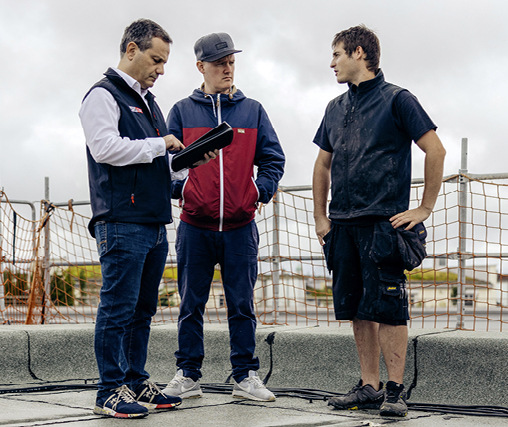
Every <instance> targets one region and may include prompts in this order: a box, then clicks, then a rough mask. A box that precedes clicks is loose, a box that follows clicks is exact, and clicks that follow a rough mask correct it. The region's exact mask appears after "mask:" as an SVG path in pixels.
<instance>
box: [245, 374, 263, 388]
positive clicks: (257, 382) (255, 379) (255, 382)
mask: <svg viewBox="0 0 508 427" xmlns="http://www.w3.org/2000/svg"><path fill="white" fill-rule="evenodd" d="M247 380H248V381H249V382H250V383H251V384H252V385H253V386H254V387H255V388H264V387H265V385H264V384H263V381H261V379H260V378H259V377H258V376H252V377H249V378H247Z"/></svg>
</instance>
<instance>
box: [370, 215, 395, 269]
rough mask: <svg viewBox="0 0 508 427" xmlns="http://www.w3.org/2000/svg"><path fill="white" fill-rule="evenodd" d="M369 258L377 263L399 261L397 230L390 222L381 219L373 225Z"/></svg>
mask: <svg viewBox="0 0 508 427" xmlns="http://www.w3.org/2000/svg"><path fill="white" fill-rule="evenodd" d="M369 255H370V258H371V259H372V260H373V261H374V262H375V263H376V264H378V265H383V264H391V263H394V262H400V252H399V248H398V244H397V232H396V231H395V229H394V228H393V227H392V225H391V224H390V222H388V221H381V222H377V223H376V224H375V225H374V233H373V235H372V246H371V249H370V253H369Z"/></svg>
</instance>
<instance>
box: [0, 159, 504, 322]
mask: <svg viewBox="0 0 508 427" xmlns="http://www.w3.org/2000/svg"><path fill="white" fill-rule="evenodd" d="M464 169H465V168H464ZM507 178H508V174H496V175H483V176H480V175H471V174H467V172H464V170H461V171H460V172H459V173H458V174H457V175H453V176H448V177H446V178H445V179H444V181H443V185H442V188H441V192H440V195H439V198H438V201H437V204H436V207H435V210H434V212H433V214H432V215H431V216H430V217H429V218H428V220H427V221H426V222H425V224H426V227H427V232H428V238H427V252H428V257H427V258H426V259H425V261H424V262H423V264H422V265H421V266H420V267H418V268H416V269H415V270H413V271H411V272H407V278H408V282H407V286H408V291H409V295H410V301H409V302H410V307H409V310H410V316H411V321H410V326H411V327H415V328H453V329H466V330H478V331H503V330H504V331H506V330H507V329H508V264H507V260H508V185H507V184H506V183H508V181H505V180H506V179H507ZM505 182H506V183H505ZM422 193H423V182H422V180H414V181H413V185H412V193H411V205H412V207H415V206H417V205H418V203H419V201H420V200H421V197H422ZM89 209H90V208H89V204H88V202H76V203H74V202H72V201H69V202H67V203H51V202H49V201H47V200H43V201H42V202H41V203H40V205H37V206H36V205H35V204H33V203H30V202H26V201H14V200H9V198H8V197H7V195H6V194H5V193H3V192H1V193H0V278H1V283H0V323H3V324H54V323H90V322H94V319H95V315H96V310H97V306H98V302H99V292H100V288H101V273H100V265H99V262H98V255H97V247H96V242H95V240H94V239H92V238H91V236H90V234H89V233H88V230H87V224H88V221H89V215H90V214H89ZM25 212H26V213H25ZM178 217H179V208H178V206H176V205H175V206H174V218H175V221H174V222H173V223H172V224H169V225H168V226H167V231H168V239H169V242H170V245H169V248H170V249H169V254H168V258H167V265H166V269H165V272H164V276H163V278H162V281H161V284H160V292H159V305H158V311H157V314H156V316H155V318H154V322H162V323H167V322H176V321H177V318H178V306H179V295H178V290H177V269H176V254H175V249H174V248H175V246H174V242H175V237H176V228H177V227H178V222H179V220H178ZM256 221H257V225H258V228H259V233H260V247H259V276H258V282H257V285H256V288H255V309H256V313H257V316H258V320H259V321H260V322H261V323H266V324H291V325H330V324H337V325H340V326H344V327H346V326H349V322H344V321H341V322H339V321H336V320H335V318H334V314H333V303H332V294H331V276H330V274H329V273H328V271H327V270H326V268H325V264H324V257H323V253H322V249H321V246H320V245H319V242H318V240H317V238H316V237H315V232H314V220H313V213H312V197H311V188H310V187H290V188H288V187H286V188H280V189H279V191H278V192H277V194H276V196H275V198H274V200H273V201H272V202H271V203H269V204H268V205H266V206H262V207H261V208H260V210H259V212H258V213H257V218H256ZM205 315H206V321H208V322H211V323H217V322H219V323H220V322H227V307H226V303H225V299H224V292H223V289H222V284H221V278H220V270H217V271H216V274H215V276H214V279H213V283H212V287H211V291H210V298H209V301H208V304H207V307H206V313H205Z"/></svg>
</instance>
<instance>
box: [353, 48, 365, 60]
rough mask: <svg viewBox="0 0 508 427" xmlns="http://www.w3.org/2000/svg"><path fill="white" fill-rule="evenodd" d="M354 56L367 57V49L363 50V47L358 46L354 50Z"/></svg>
mask: <svg viewBox="0 0 508 427" xmlns="http://www.w3.org/2000/svg"><path fill="white" fill-rule="evenodd" d="M353 56H354V57H355V59H365V57H366V56H367V55H366V54H365V51H364V50H363V47H361V46H356V49H355V51H354V52H353Z"/></svg>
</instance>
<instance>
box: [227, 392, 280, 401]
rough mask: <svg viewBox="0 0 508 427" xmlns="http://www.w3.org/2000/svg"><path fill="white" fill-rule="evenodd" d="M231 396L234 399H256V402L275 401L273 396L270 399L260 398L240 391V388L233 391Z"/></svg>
mask: <svg viewBox="0 0 508 427" xmlns="http://www.w3.org/2000/svg"><path fill="white" fill-rule="evenodd" d="M232 396H233V397H234V398H236V399H249V400H257V401H258V402H273V401H275V396H274V397H273V398H270V399H261V398H260V397H256V396H254V395H252V394H249V393H247V392H245V391H242V390H235V391H233V394H232Z"/></svg>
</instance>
